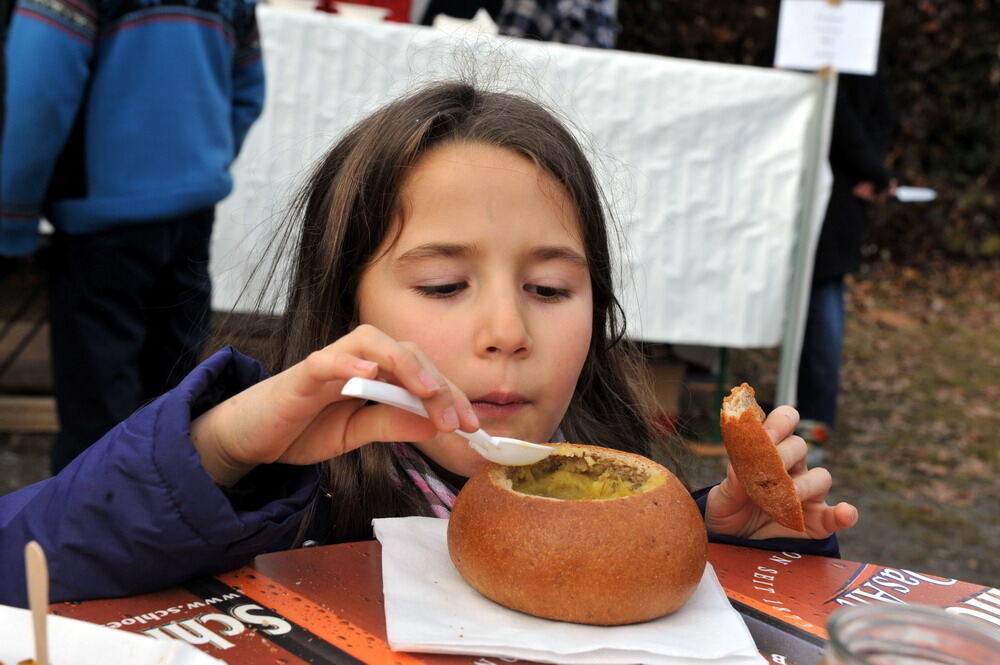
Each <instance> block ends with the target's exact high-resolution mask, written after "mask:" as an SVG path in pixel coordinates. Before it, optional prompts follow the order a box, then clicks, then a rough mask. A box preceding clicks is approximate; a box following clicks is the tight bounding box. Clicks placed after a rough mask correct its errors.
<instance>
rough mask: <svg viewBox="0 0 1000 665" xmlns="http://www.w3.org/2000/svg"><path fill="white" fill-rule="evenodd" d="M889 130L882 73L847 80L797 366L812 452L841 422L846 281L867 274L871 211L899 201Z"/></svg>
mask: <svg viewBox="0 0 1000 665" xmlns="http://www.w3.org/2000/svg"><path fill="white" fill-rule="evenodd" d="M891 128H892V118H891V107H890V104H889V95H888V91H887V90H886V85H885V80H884V78H883V75H882V73H881V69H880V71H879V72H878V73H876V74H875V75H874V76H860V75H855V74H841V75H840V78H839V82H838V87H837V100H836V107H835V110H834V119H833V137H832V140H831V143H830V166H831V168H832V170H833V189H832V191H831V192H830V201H829V204H828V206H827V210H826V217H825V218H824V220H823V229H822V231H821V232H820V238H819V244H818V246H817V248H816V263H815V267H814V270H813V281H812V290H811V293H810V297H809V312H808V315H807V319H806V332H805V338H804V340H803V344H802V355H801V361H800V364H799V381H798V404H797V407H798V410H799V413H800V414H801V416H802V421H801V424H800V431H799V433H800V435H801V436H802V437H803V438H805V439H806V440H807V441H810V442H811V443H814V444H820V445H822V444H823V443H825V442H826V441H827V440H828V439H829V436H830V432H831V431H832V430H833V428H834V427H835V425H836V421H837V396H838V393H839V391H840V355H841V348H842V342H843V334H844V276H845V275H847V274H849V273H852V272H855V271H857V269H858V268H859V267H860V266H861V243H862V240H863V239H864V235H865V231H866V230H867V227H868V207H869V206H870V205H871V204H873V203H875V202H877V201H880V200H883V199H884V198H886V197H887V196H891V195H892V194H894V193H895V187H896V185H895V180H893V178H892V174H891V173H890V172H889V170H888V169H887V168H886V166H885V155H886V153H887V151H888V146H889V136H890V131H891Z"/></svg>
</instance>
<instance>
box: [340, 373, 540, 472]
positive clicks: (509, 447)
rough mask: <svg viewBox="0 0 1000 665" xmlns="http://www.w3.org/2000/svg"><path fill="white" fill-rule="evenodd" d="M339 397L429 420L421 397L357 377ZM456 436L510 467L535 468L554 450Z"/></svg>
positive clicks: (480, 435)
mask: <svg viewBox="0 0 1000 665" xmlns="http://www.w3.org/2000/svg"><path fill="white" fill-rule="evenodd" d="M340 394H342V395H346V396H348V397H358V398H360V399H366V400H371V401H372V402H381V403H382V404H388V405H389V406H394V407H396V408H398V409H403V410H404V411H409V412H410V413H415V414H417V415H418V416H422V417H424V418H427V409H425V408H424V403H423V402H421V401H420V398H419V397H417V396H416V395H414V394H413V393H411V392H410V391H408V390H406V389H405V388H400V387H399V386H394V385H392V384H391V383H385V382H384V381H373V380H371V379H362V378H360V377H355V378H353V379H350V380H348V382H347V383H345V384H344V387H343V389H342V390H341V391H340ZM455 434H458V435H459V436H463V437H465V438H466V439H468V440H469V445H470V446H471V447H472V449H473V450H475V451H476V452H477V453H479V454H480V455H482V456H483V457H485V458H486V459H488V460H489V461H491V462H496V463H497V464H504V465H507V466H524V465H526V464H534V463H535V462H537V461H539V460H541V459H545V458H546V457H548V456H549V454H551V453H552V446H543V445H540V444H537V443H528V442H527V441H521V440H520V439H511V438H509V437H506V436H490V435H489V434H487V433H486V432H484V431H483V430H481V429H480V430H476V431H475V432H472V433H469V432H463V431H462V430H460V429H457V430H455Z"/></svg>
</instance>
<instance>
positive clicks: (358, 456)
mask: <svg viewBox="0 0 1000 665" xmlns="http://www.w3.org/2000/svg"><path fill="white" fill-rule="evenodd" d="M459 141H460V142H478V143H484V144H487V145H491V146H496V147H501V148H505V149H508V150H513V151H515V152H517V153H519V154H521V155H524V156H525V157H527V158H529V159H531V160H532V161H533V162H534V163H535V164H536V165H537V166H539V167H540V168H542V169H545V170H546V171H548V172H549V173H551V174H552V175H553V176H555V178H556V179H557V180H558V181H559V182H560V183H561V184H562V186H563V187H564V188H565V191H566V192H567V193H568V195H569V197H570V200H572V201H573V202H574V204H575V205H576V208H577V212H578V217H579V220H580V226H581V231H582V235H583V244H584V248H585V251H586V254H587V262H588V266H589V270H590V278H591V284H592V291H593V301H594V321H593V335H592V341H591V346H590V350H589V353H588V355H587V359H586V361H585V363H584V365H583V370H582V372H581V374H580V377H579V380H578V382H577V386H576V391H575V394H574V396H573V398H572V400H571V402H570V405H569V408H568V410H567V412H566V414H565V417H564V418H563V420H562V423H561V429H562V432H563V434H564V435H565V436H566V437H567V439H568V440H570V441H577V442H582V443H583V442H585V443H588V444H594V445H599V446H606V447H610V448H617V449H620V450H627V451H632V452H638V453H640V454H644V455H650V454H656V455H657V456H659V457H661V458H662V457H663V456H666V457H667V458H669V459H670V460H675V459H676V456H674V455H673V454H671V453H670V447H669V445H665V443H666V442H665V441H664V439H663V437H662V436H661V434H660V433H659V432H658V431H657V430H656V428H655V427H654V425H653V424H652V420H651V415H652V411H651V409H650V404H651V399H650V393H649V391H648V388H646V387H645V381H644V377H643V376H642V369H641V363H640V362H639V361H638V355H637V353H636V351H635V349H634V347H633V346H632V345H631V344H630V343H629V342H628V341H627V340H626V338H625V323H624V316H623V311H622V308H621V306H620V304H619V302H618V300H617V299H616V298H615V295H614V289H613V279H612V273H613V269H612V260H611V249H610V248H611V242H610V241H611V238H609V235H608V224H607V220H606V216H605V206H604V200H603V198H602V196H601V193H600V191H599V189H598V186H597V183H596V180H595V177H594V173H593V170H592V168H591V166H590V163H589V162H588V160H587V158H586V156H585V155H584V152H583V150H582V149H581V147H580V145H579V144H578V143H577V141H576V140H575V139H574V138H573V136H572V135H571V134H570V132H569V131H568V130H567V129H566V128H565V127H564V125H563V124H562V123H560V121H559V120H557V119H556V118H555V117H554V116H553V115H552V114H551V113H550V112H548V111H547V110H546V109H544V108H543V107H542V106H540V105H539V104H537V103H535V102H534V101H531V100H528V99H526V98H524V97H521V96H518V95H513V94H508V93H502V92H489V91H484V90H480V89H477V88H476V87H474V86H472V85H470V84H467V83H464V82H445V83H437V84H433V85H429V86H427V87H424V88H422V89H419V90H417V91H416V92H413V93H411V94H409V95H407V96H405V97H403V98H401V99H398V100H397V101H395V102H392V103H390V104H388V105H387V106H384V107H382V108H381V109H379V110H377V111H375V112H374V113H373V114H371V115H370V116H368V117H367V118H366V119H364V120H362V121H361V122H360V123H358V124H357V125H356V126H355V127H354V128H353V129H351V130H349V131H348V132H347V134H346V135H345V136H344V137H343V138H341V139H340V140H339V141H338V142H337V143H336V144H335V145H334V146H333V147H332V148H331V149H330V151H329V152H328V153H327V154H326V155H325V156H324V157H323V158H322V160H321V161H320V162H319V164H318V166H317V167H316V168H315V169H314V171H313V172H312V174H311V176H310V177H309V179H308V181H307V183H306V185H305V186H304V187H303V188H302V190H301V191H300V192H299V194H298V195H297V197H296V198H295V200H294V202H293V207H292V211H293V214H292V215H291V216H290V218H289V219H290V220H291V222H292V223H291V224H289V226H288V227H287V229H286V235H285V236H284V238H283V239H281V240H279V243H280V244H281V245H282V246H287V245H288V244H292V243H294V244H295V245H297V251H296V252H295V256H294V259H293V264H292V270H291V272H290V273H289V280H290V283H289V284H288V299H287V302H286V304H285V309H284V313H283V314H282V315H281V317H280V320H279V325H278V327H279V329H278V331H277V332H276V333H275V334H274V335H273V336H272V337H271V339H272V340H273V343H272V344H271V346H270V349H269V350H268V351H269V352H267V353H265V358H264V359H265V362H267V363H269V365H270V368H271V369H272V371H275V372H277V371H281V370H283V369H285V368H287V367H289V366H291V365H293V364H295V363H297V362H299V361H300V360H302V359H303V358H305V357H306V356H307V355H308V354H309V353H310V352H312V351H314V350H316V349H319V348H322V347H323V346H325V345H327V344H329V343H331V342H333V341H334V340H336V339H338V338H340V337H342V336H343V335H345V334H347V333H348V332H350V331H351V330H352V329H353V328H354V327H355V326H357V324H358V303H357V300H356V294H357V291H358V284H359V282H360V279H361V276H362V273H363V271H364V269H365V268H366V266H367V265H368V264H369V263H370V262H371V261H372V260H374V259H375V258H376V257H375V252H376V251H377V250H378V249H379V247H380V245H381V244H382V242H383V241H384V239H385V238H386V235H387V234H388V233H390V232H392V229H393V218H394V213H395V212H396V210H397V205H398V194H399V190H400V187H401V185H402V183H403V180H404V177H405V176H406V174H407V170H408V169H409V168H410V167H411V166H413V165H414V164H415V163H416V162H417V161H418V160H419V159H420V158H421V156H422V155H423V154H425V153H426V152H427V151H428V150H430V149H431V148H433V147H435V146H439V145H441V144H443V143H445V142H459ZM278 251H279V253H280V251H281V247H279V248H278ZM673 466H674V467H675V470H676V471H679V469H678V468H677V465H676V463H674V464H673ZM324 467H325V473H326V476H327V478H326V480H327V484H328V488H329V497H328V498H329V500H330V502H331V506H330V508H331V517H332V521H333V523H332V525H331V527H330V528H331V533H330V539H331V540H336V541H341V540H350V539H359V538H367V537H370V534H371V527H370V524H371V520H372V518H374V517H387V516H396V515H406V514H413V513H414V512H418V509H417V507H416V504H415V502H414V499H413V497H412V496H411V494H410V493H409V492H407V491H406V490H405V488H403V487H400V486H399V484H398V483H396V482H394V472H393V460H392V457H391V454H390V452H389V449H388V447H386V446H377V445H375V446H363V447H361V448H359V449H357V450H355V451H352V452H350V453H347V454H345V455H342V456H340V457H337V458H334V459H332V460H329V461H328V462H325V463H324Z"/></svg>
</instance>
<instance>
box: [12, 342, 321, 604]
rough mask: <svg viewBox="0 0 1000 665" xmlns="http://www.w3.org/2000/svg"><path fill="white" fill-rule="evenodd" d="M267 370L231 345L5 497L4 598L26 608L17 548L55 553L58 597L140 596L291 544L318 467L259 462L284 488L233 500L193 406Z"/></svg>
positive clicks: (53, 573)
mask: <svg viewBox="0 0 1000 665" xmlns="http://www.w3.org/2000/svg"><path fill="white" fill-rule="evenodd" d="M264 376H266V373H265V372H264V370H263V368H262V367H261V366H260V365H259V364H257V363H256V362H254V361H252V360H250V359H249V358H247V357H246V356H243V355H241V354H239V353H238V352H236V351H234V350H233V349H231V348H227V349H223V350H222V351H219V352H218V353H216V354H215V355H213V356H212V357H211V358H209V359H208V360H206V361H205V362H203V363H202V364H201V365H199V366H198V367H196V368H195V369H194V370H193V371H192V372H191V374H189V375H188V376H187V377H186V378H185V379H184V380H183V381H181V383H180V384H179V385H178V386H177V387H176V388H174V389H173V390H171V391H170V392H168V393H166V394H165V395H163V396H161V397H160V398H158V399H157V400H156V401H154V402H152V403H151V404H150V405H148V406H147V407H145V408H143V409H142V410H140V411H138V412H136V413H135V414H134V415H132V416H131V417H130V418H128V419H127V420H125V421H123V422H122V423H120V424H119V425H117V426H116V427H115V428H114V429H112V430H111V431H110V432H108V433H107V434H106V435H105V436H104V437H103V438H101V439H100V440H99V441H98V442H97V443H95V444H94V445H92V446H91V447H90V448H88V449H87V450H86V451H85V452H84V453H83V454H82V455H81V456H80V457H78V458H77V459H76V460H74V461H73V463H72V464H70V465H69V466H67V467H66V468H65V469H63V470H62V471H61V472H60V473H59V474H58V475H56V476H54V477H52V478H49V479H47V480H44V481H42V482H40V483H36V484H34V485H31V486H29V487H26V488H24V489H22V490H19V491H17V492H14V493H12V494H8V495H6V496H4V497H0V570H3V571H4V573H5V574H4V575H0V603H3V604H10V605H18V606H24V604H25V584H24V573H23V570H24V566H23V564H22V558H21V557H22V551H23V548H24V544H25V543H26V542H28V541H30V540H37V541H38V542H39V543H40V544H41V546H42V548H43V549H44V550H45V552H46V554H47V555H48V558H49V572H50V576H51V595H52V600H53V601H66V600H83V599H90V598H101V597H113V596H122V595H131V594H137V593H143V592H147V591H151V590H154V589H160V588H165V587H169V586H173V585H176V584H178V583H180V582H183V581H185V580H189V579H191V578H194V577H198V576H204V575H211V574H215V573H218V572H221V571H224V570H231V569H233V568H237V567H239V566H241V565H244V564H245V563H247V562H248V561H249V560H250V559H252V558H253V557H254V556H255V555H257V554H261V553H263V552H267V551H273V550H277V549H282V548H284V547H288V546H289V545H290V544H291V540H292V538H293V537H294V536H295V533H296V531H297V528H298V526H299V523H300V522H301V519H302V517H303V514H304V512H305V510H306V508H307V506H308V504H309V501H310V499H311V498H312V496H313V494H314V491H315V488H316V487H317V478H316V472H315V469H314V467H293V466H287V465H278V464H275V465H268V466H264V467H259V468H258V470H257V474H258V477H257V479H256V481H255V482H256V483H257V484H261V474H265V475H267V476H268V477H269V478H270V479H272V480H273V481H274V484H275V485H280V486H283V487H285V488H286V490H285V493H284V494H283V495H282V496H281V497H277V498H273V499H271V500H268V501H257V502H249V504H248V502H241V503H243V504H244V505H242V506H240V507H236V506H235V505H234V503H232V502H230V500H229V499H228V498H227V496H226V494H225V493H224V492H223V490H222V489H221V488H220V487H219V486H218V485H216V484H215V483H214V482H213V481H212V479H211V478H210V477H209V476H208V474H207V473H205V471H204V470H203V469H202V467H201V460H200V458H199V456H198V453H197V451H196V450H195V448H194V446H193V444H192V443H191V439H190V425H191V416H192V413H193V412H194V413H197V412H198V411H199V410H203V409H206V408H208V407H210V406H211V405H212V403H214V402H217V401H218V400H220V399H222V398H224V397H226V396H228V395H229V394H232V393H235V392H237V391H239V390H241V389H243V388H245V387H247V386H249V385H251V384H253V383H256V382H257V381H259V380H260V379H262V378H263V377H264Z"/></svg>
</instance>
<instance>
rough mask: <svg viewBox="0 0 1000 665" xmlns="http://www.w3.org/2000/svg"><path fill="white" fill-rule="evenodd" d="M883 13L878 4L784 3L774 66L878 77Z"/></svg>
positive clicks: (853, 0) (842, 0) (834, 0)
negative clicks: (876, 73) (831, 69)
mask: <svg viewBox="0 0 1000 665" xmlns="http://www.w3.org/2000/svg"><path fill="white" fill-rule="evenodd" d="M882 10H883V3H882V2H875V1H873V0H839V1H838V0H782V2H781V14H780V16H779V17H778V45H777V49H776V50H775V54H774V66H775V67H778V68H781V69H805V70H818V69H823V68H824V67H832V68H833V69H834V70H835V71H837V72H840V73H843V74H866V75H872V74H874V73H875V71H876V70H877V68H878V46H879V36H880V35H881V32H882Z"/></svg>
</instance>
